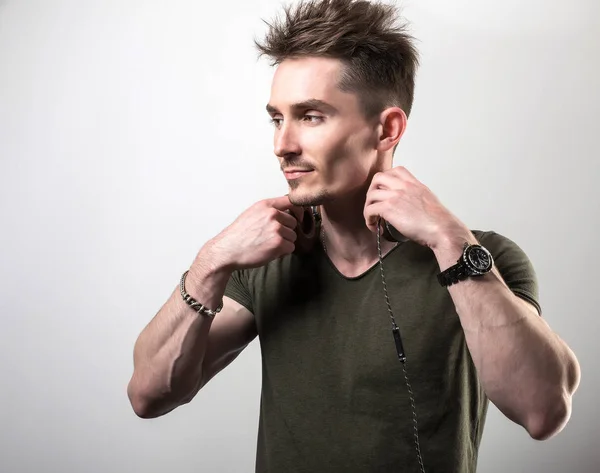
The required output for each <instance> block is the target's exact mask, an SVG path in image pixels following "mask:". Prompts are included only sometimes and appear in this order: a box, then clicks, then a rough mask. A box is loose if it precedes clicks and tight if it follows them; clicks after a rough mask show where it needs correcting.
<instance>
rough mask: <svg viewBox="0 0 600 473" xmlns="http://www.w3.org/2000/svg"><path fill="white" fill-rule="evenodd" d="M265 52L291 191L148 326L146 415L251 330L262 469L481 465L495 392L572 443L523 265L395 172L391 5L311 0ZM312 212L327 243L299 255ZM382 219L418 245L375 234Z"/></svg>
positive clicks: (239, 225) (408, 91)
mask: <svg viewBox="0 0 600 473" xmlns="http://www.w3.org/2000/svg"><path fill="white" fill-rule="evenodd" d="M257 46H258V48H259V50H260V52H261V53H262V54H266V55H268V56H270V57H272V58H273V62H274V64H277V65H278V67H277V70H276V72H275V75H274V78H273V83H272V88H271V97H270V100H269V104H268V106H267V110H268V113H269V114H270V116H271V118H272V121H273V124H274V127H275V130H274V134H275V140H274V147H275V154H276V155H277V157H278V160H279V163H280V167H281V169H282V171H283V172H284V173H285V177H286V179H287V180H288V183H289V194H288V195H286V196H283V197H278V198H273V199H267V200H264V201H261V202H258V203H256V204H254V205H252V206H251V207H250V208H249V209H247V210H246V211H245V212H243V213H242V214H241V215H240V216H239V217H238V218H237V219H236V220H235V221H234V222H233V223H232V224H231V225H230V226H229V227H227V228H225V229H224V230H223V231H222V232H221V233H220V234H219V235H217V236H215V237H214V238H213V239H212V240H210V241H209V242H208V243H207V244H206V245H205V246H204V247H203V248H202V249H201V250H200V251H199V252H198V255H197V256H196V258H195V260H194V262H193V264H192V265H191V267H190V269H189V272H186V273H185V274H184V275H183V277H182V281H181V284H180V285H179V286H178V287H177V288H176V289H175V290H174V291H173V294H172V295H171V297H170V298H169V300H168V301H167V302H166V303H165V305H164V306H163V307H162V308H161V310H160V311H159V313H158V314H157V315H156V316H155V317H154V319H153V320H152V321H151V322H150V323H149V324H148V326H147V327H146V328H145V329H144V331H143V332H142V333H141V334H140V336H139V339H138V341H137V342H136V345H135V349H134V364H135V369H134V373H133V376H132V379H131V381H130V383H129V386H128V394H129V397H130V400H131V403H132V406H133V408H134V410H135V412H136V413H137V414H138V415H139V416H141V417H156V416H160V415H164V414H165V413H167V412H169V411H171V410H172V409H174V408H176V407H177V406H179V405H182V404H184V403H187V402H189V401H190V400H191V399H192V398H193V397H194V396H195V395H196V394H197V392H198V391H199V390H200V389H201V388H202V386H204V385H205V384H206V383H207V382H208V381H209V380H210V379H211V378H212V377H213V376H215V375H216V374H217V373H218V372H219V371H220V370H222V369H223V368H224V367H226V366H227V365H228V364H229V363H230V362H231V361H232V360H234V359H235V358H236V357H237V356H238V354H239V353H240V352H241V351H242V350H243V349H244V348H245V347H246V346H247V345H248V344H249V343H250V342H251V341H252V340H253V339H254V338H255V337H256V336H257V335H258V336H259V339H260V343H261V353H262V366H263V386H262V396H261V409H260V423H259V433H258V449H257V461H256V471H257V472H278V473H279V472H286V473H287V472H313V473H314V472H345V473H348V472H391V471H407V472H408V471H427V472H473V471H475V468H476V463H477V452H478V448H479V443H480V439H481V435H482V432H483V426H484V422H485V415H486V412H487V406H488V399H489V400H491V401H492V402H494V404H495V405H496V406H498V408H499V409H500V410H501V411H502V412H503V413H504V414H505V415H506V416H507V417H508V418H509V419H511V420H513V421H514V422H517V423H518V424H520V425H522V426H523V427H524V428H525V429H526V430H527V432H528V433H529V435H530V436H531V437H533V438H535V439H539V440H542V439H546V438H549V437H551V436H553V435H555V434H556V433H557V432H559V431H560V430H561V429H562V428H563V427H564V425H565V423H566V422H567V420H568V418H569V416H570V410H571V398H572V395H573V393H574V392H575V390H576V389H577V386H578V384H579V377H580V374H579V365H578V363H577V360H576V358H575V356H574V354H573V353H572V351H571V350H570V349H569V348H568V347H567V345H566V344H565V343H564V342H563V341H562V340H561V339H560V338H559V337H558V336H557V335H556V334H555V333H554V332H553V331H552V330H551V329H550V327H549V326H548V325H547V323H546V322H545V321H544V320H543V319H542V318H541V309H540V305H539V302H538V288H537V280H536V276H535V272H534V269H533V267H532V265H531V263H530V261H529V259H528V258H527V256H526V255H525V254H524V253H523V251H522V250H521V249H520V248H519V247H518V246H517V245H516V244H515V243H514V242H512V241H511V240H509V239H508V238H505V237H503V236H501V235H499V234H497V233H495V232H493V231H485V232H484V231H478V230H474V231H471V230H469V229H468V228H467V227H466V226H465V224H464V223H462V222H461V221H460V220H459V219H458V218H457V217H456V216H455V215H453V214H452V213H451V212H450V211H449V210H448V209H447V208H445V207H444V206H443V205H442V204H441V203H440V201H439V200H438V199H437V198H436V197H435V195H434V194H433V193H432V192H431V190H430V189H428V188H427V187H426V186H425V185H423V184H422V183H421V182H419V181H418V180H417V179H416V178H415V177H414V176H413V175H412V174H411V173H410V172H409V171H408V170H407V169H405V168H404V167H402V166H398V167H395V168H394V167H392V161H393V152H394V149H395V147H396V145H397V144H398V142H399V140H400V138H401V137H402V134H403V133H404V131H405V129H406V123H407V117H408V116H409V114H410V110H411V105H412V100H413V90H414V76H415V71H416V67H417V63H418V60H417V52H416V51H415V48H414V46H413V44H412V42H411V37H410V36H409V35H408V34H407V33H406V31H405V30H404V28H403V27H402V26H397V25H396V24H395V22H394V10H393V9H392V7H389V6H383V5H379V4H375V3H368V2H366V1H352V0H323V1H319V2H310V3H301V4H298V6H297V7H296V8H295V9H294V8H293V7H292V8H288V9H286V17H285V20H284V21H283V22H280V23H276V24H274V25H272V26H271V28H270V30H269V32H268V35H267V37H266V40H265V42H264V44H259V43H257ZM310 206H314V207H315V210H317V209H318V215H319V216H320V221H321V224H320V226H318V229H319V235H318V236H319V237H320V238H321V239H322V242H319V243H322V244H316V245H314V246H313V247H312V248H309V249H307V250H304V251H299V250H300V248H299V246H298V245H296V243H298V242H299V240H297V239H298V237H299V235H300V233H301V232H300V225H304V224H306V223H307V221H306V220H305V219H308V218H310V214H308V215H305V214H304V213H303V207H307V208H308V207H310ZM380 219H382V220H380ZM384 221H385V222H388V223H389V224H390V225H392V226H393V227H394V228H395V229H396V230H398V231H399V232H401V233H402V234H403V235H404V236H405V237H406V238H407V239H408V240H407V241H404V240H402V242H394V241H389V240H386V239H384V238H381V237H380V236H379V238H378V234H377V232H382V231H383V230H384V227H382V226H380V225H379V224H380V223H382V222H384ZM308 223H309V222H308ZM317 223H318V221H317ZM465 244H466V245H465ZM471 245H481V246H471ZM297 246H298V247H297ZM380 251H381V261H380V258H379V252H380ZM488 251H489V253H488ZM469 252H470V253H469ZM474 252H478V253H477V255H479V258H480V259H479V260H478V259H477V258H475V257H473V255H475V253H474ZM463 254H469V255H471V260H470V263H469V261H465V262H462V263H460V262H459V259H460V258H461V255H463ZM383 263H385V266H384V267H385V276H384V274H383V273H381V272H380V264H383ZM478 263H481V264H482V266H481V267H480V268H479V269H480V272H481V273H483V274H480V275H472V276H469V277H466V278H465V276H466V272H465V269H464V268H465V267H466V266H468V265H469V264H471V265H477V264H478ZM465 265H466V266H465ZM461 271H462V273H461V274H462V276H458V275H457V274H458V273H460V272H461ZM449 273H453V275H452V274H450V275H448V274H449ZM440 275H441V276H440ZM382 276H383V279H382ZM384 282H385V286H384V285H383V283H384ZM384 289H386V290H387V292H386V291H384ZM388 296H389V297H388ZM221 302H222V309H220V308H221ZM388 302H389V304H390V305H389V306H388ZM219 309H220V310H219ZM390 316H391V317H390ZM391 318H393V320H394V324H395V323H397V326H398V331H397V332H396V333H395V334H394V336H393V335H392V333H390V331H391V330H390V329H391V327H392V326H394V324H392V325H390V319H391ZM396 335H400V341H401V342H402V343H400V344H399V345H397V348H398V351H397V350H396V348H395V343H394V342H395V340H396V338H395V336H396ZM404 355H405V356H406V362H405V363H406V364H404V365H403V364H402V363H401V362H399V360H398V356H400V357H401V360H403V357H404ZM403 368H405V369H406V371H403ZM405 373H406V376H405Z"/></svg>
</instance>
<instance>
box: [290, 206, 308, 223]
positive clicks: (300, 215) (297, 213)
mask: <svg viewBox="0 0 600 473" xmlns="http://www.w3.org/2000/svg"><path fill="white" fill-rule="evenodd" d="M307 210H308V211H309V212H310V207H299V206H294V207H292V208H291V209H287V210H285V212H287V213H289V214H291V215H293V216H294V217H296V220H298V221H299V222H300V223H302V222H303V221H304V213H305V212H306V211H307Z"/></svg>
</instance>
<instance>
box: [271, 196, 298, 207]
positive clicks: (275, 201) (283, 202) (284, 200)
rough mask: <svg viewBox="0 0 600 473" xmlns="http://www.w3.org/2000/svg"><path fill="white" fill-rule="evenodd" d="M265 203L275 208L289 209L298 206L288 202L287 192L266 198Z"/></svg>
mask: <svg viewBox="0 0 600 473" xmlns="http://www.w3.org/2000/svg"><path fill="white" fill-rule="evenodd" d="M267 203H268V204H269V205H270V206H271V207H274V208H276V209H277V210H291V209H292V208H294V207H298V206H297V205H294V204H292V203H291V202H290V198H289V196H288V194H286V195H282V196H281V197H273V198H272V199H268V201H267ZM298 208H301V207H298Z"/></svg>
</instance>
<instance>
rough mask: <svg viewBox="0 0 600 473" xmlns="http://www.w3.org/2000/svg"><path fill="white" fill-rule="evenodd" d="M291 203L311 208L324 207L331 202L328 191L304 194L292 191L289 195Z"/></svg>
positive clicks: (296, 190) (295, 190) (299, 191)
mask: <svg viewBox="0 0 600 473" xmlns="http://www.w3.org/2000/svg"><path fill="white" fill-rule="evenodd" d="M288 198H289V199H290V202H291V203H292V204H294V205H297V206H299V207H310V206H313V205H323V204H324V203H326V202H328V201H329V200H331V198H330V196H329V194H328V193H327V192H326V191H312V192H302V191H301V190H299V189H291V188H290V191H289V194H288Z"/></svg>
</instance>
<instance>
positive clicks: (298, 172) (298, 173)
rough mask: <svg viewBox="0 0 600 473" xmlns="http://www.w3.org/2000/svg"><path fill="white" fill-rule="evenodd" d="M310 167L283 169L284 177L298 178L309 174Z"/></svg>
mask: <svg viewBox="0 0 600 473" xmlns="http://www.w3.org/2000/svg"><path fill="white" fill-rule="evenodd" d="M311 172H313V171H312V169H296V170H288V171H284V172H283V174H284V175H285V178H286V179H287V180H288V181H289V180H291V179H298V178H299V177H302V176H305V175H306V174H310V173H311Z"/></svg>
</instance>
